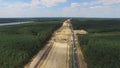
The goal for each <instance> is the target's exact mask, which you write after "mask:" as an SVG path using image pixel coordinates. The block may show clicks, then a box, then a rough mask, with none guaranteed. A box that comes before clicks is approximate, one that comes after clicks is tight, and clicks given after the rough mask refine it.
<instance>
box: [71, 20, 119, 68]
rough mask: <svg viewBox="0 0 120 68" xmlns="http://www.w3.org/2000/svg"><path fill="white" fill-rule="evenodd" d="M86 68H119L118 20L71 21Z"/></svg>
mask: <svg viewBox="0 0 120 68" xmlns="http://www.w3.org/2000/svg"><path fill="white" fill-rule="evenodd" d="M72 25H73V27H74V29H76V30H80V29H84V30H86V31H88V34H86V35H78V37H79V44H80V47H81V49H82V52H83V54H84V57H85V61H86V63H87V66H88V68H120V19H73V20H72Z"/></svg>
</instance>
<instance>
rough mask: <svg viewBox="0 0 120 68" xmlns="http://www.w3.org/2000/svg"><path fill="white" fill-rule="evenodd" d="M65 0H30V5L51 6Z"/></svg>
mask: <svg viewBox="0 0 120 68" xmlns="http://www.w3.org/2000/svg"><path fill="white" fill-rule="evenodd" d="M66 1H67V0H32V1H31V4H30V5H31V7H34V6H43V7H52V6H56V5H57V4H60V3H65V2H66Z"/></svg>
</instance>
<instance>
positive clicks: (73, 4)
mask: <svg viewBox="0 0 120 68" xmlns="http://www.w3.org/2000/svg"><path fill="white" fill-rule="evenodd" d="M79 6H80V4H79V3H71V7H72V8H76V7H79Z"/></svg>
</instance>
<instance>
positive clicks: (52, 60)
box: [25, 20, 72, 68]
mask: <svg viewBox="0 0 120 68" xmlns="http://www.w3.org/2000/svg"><path fill="white" fill-rule="evenodd" d="M69 22H70V20H66V21H65V22H64V23H63V25H62V26H61V27H60V28H59V29H58V30H57V31H55V32H54V34H53V36H52V38H51V40H50V41H51V42H50V43H48V44H47V46H45V47H44V48H43V50H41V51H40V52H39V53H38V54H37V55H36V56H35V57H34V58H33V59H32V60H31V62H30V63H28V64H27V65H26V66H25V68H69V59H68V58H69V46H70V45H71V44H70V43H71V40H72V32H71V29H70V26H71V25H70V23H69ZM51 43H52V44H51ZM48 45H49V46H48Z"/></svg>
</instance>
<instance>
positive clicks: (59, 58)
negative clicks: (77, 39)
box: [38, 42, 68, 68]
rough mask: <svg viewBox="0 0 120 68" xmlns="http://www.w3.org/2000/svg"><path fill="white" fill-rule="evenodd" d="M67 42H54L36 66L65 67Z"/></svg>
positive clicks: (43, 67) (41, 67) (47, 67)
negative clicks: (42, 61)
mask: <svg viewBox="0 0 120 68" xmlns="http://www.w3.org/2000/svg"><path fill="white" fill-rule="evenodd" d="M67 48H68V47H67V43H59V42H55V43H54V44H53V47H52V49H51V51H50V53H49V55H48V57H47V58H46V59H45V61H44V63H43V64H42V65H39V66H38V68H67V65H68V64H67V63H68V61H67V60H68V59H67V57H68V56H67Z"/></svg>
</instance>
